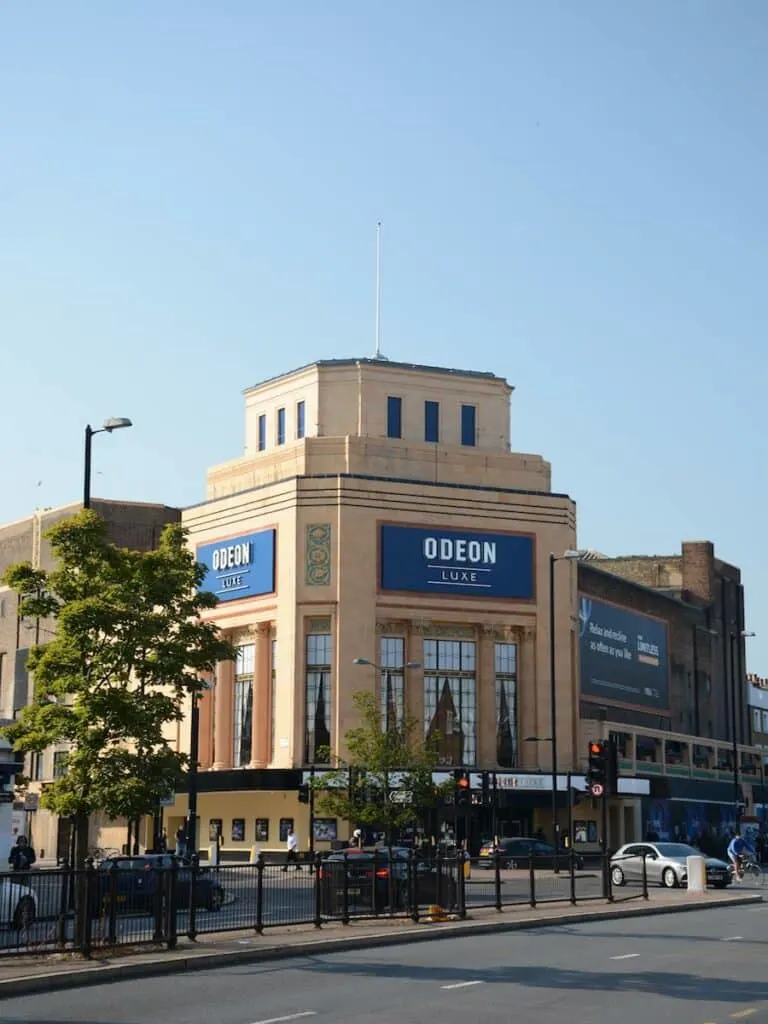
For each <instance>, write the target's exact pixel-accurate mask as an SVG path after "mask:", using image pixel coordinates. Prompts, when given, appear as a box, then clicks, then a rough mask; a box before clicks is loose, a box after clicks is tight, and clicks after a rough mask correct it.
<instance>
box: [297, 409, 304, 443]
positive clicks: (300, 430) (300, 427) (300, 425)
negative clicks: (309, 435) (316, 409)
mask: <svg viewBox="0 0 768 1024" xmlns="http://www.w3.org/2000/svg"><path fill="white" fill-rule="evenodd" d="M304 410H305V405H304V403H303V402H297V404H296V437H297V439H298V440H301V438H302V437H304V430H305V426H304V415H305V413H304Z"/></svg>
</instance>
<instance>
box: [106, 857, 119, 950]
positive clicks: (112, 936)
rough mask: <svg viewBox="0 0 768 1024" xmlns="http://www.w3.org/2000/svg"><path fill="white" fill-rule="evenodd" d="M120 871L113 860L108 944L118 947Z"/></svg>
mask: <svg viewBox="0 0 768 1024" xmlns="http://www.w3.org/2000/svg"><path fill="white" fill-rule="evenodd" d="M118 871H119V868H118V866H117V861H116V860H113V861H112V864H111V866H110V869H109V920H108V924H107V942H108V943H109V944H110V946H116V945H117V896H118V886H117V880H118Z"/></svg>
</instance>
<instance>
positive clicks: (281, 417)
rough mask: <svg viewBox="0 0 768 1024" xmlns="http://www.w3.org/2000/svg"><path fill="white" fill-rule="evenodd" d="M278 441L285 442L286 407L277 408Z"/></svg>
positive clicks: (279, 442)
mask: <svg viewBox="0 0 768 1024" xmlns="http://www.w3.org/2000/svg"><path fill="white" fill-rule="evenodd" d="M277 443H278V444H285V409H278V410H277Z"/></svg>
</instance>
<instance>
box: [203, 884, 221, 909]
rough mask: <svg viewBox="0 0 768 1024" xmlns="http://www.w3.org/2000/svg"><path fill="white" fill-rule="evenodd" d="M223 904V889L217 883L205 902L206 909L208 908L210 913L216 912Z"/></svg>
mask: <svg viewBox="0 0 768 1024" xmlns="http://www.w3.org/2000/svg"><path fill="white" fill-rule="evenodd" d="M223 906H224V890H223V889H222V888H221V886H220V885H217V886H216V887H215V888H214V889H212V890H211V894H210V896H209V897H208V902H207V904H206V910H210V911H211V913H212V914H217V913H218V912H219V911H220V910H221V908H222V907H223Z"/></svg>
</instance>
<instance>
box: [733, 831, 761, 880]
mask: <svg viewBox="0 0 768 1024" xmlns="http://www.w3.org/2000/svg"><path fill="white" fill-rule="evenodd" d="M747 854H751V856H753V857H754V855H755V851H754V850H753V849H752V847H751V846H750V845H749V843H748V842H747V841H746V839H743V838H742V835H741V832H738V831H737V832H736V835H735V836H734V837H733V839H732V840H731V841H730V843H729V844H728V857H729V859H730V861H731V864H733V873H734V876H735V877H736V879H737V881H739V882H740V881H741V880H742V878H743V877H744V872H743V870H742V865H743V863H744V858H745V857H746V856H747Z"/></svg>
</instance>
